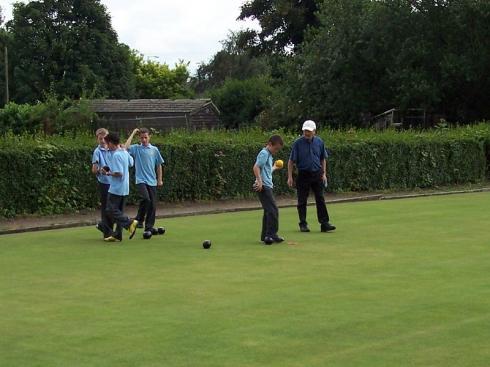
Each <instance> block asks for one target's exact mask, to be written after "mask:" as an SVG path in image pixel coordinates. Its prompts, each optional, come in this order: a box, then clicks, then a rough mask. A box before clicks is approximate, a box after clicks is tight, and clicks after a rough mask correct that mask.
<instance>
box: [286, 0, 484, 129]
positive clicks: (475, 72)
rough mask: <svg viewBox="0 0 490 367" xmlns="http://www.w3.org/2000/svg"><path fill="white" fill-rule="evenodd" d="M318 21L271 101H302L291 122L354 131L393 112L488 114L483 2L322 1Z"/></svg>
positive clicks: (457, 116) (453, 116)
mask: <svg viewBox="0 0 490 367" xmlns="http://www.w3.org/2000/svg"><path fill="white" fill-rule="evenodd" d="M317 17H318V20H319V26H318V27H315V28H314V29H311V31H309V32H307V37H306V39H305V41H304V42H303V43H302V45H301V48H300V52H298V53H297V54H296V55H295V56H294V57H293V58H292V61H291V63H290V64H289V65H288V67H289V72H288V73H286V74H285V75H286V78H285V79H284V80H283V86H282V89H281V90H283V91H284V97H283V98H284V99H283V100H282V101H281V100H278V101H277V103H278V104H281V103H282V105H283V107H282V109H283V110H284V109H286V107H287V106H289V105H298V104H301V107H300V108H298V109H297V110H292V111H290V117H292V118H293V119H297V118H299V117H304V115H308V117H309V118H313V119H316V120H322V121H329V123H330V124H331V125H332V126H340V125H341V124H342V123H348V124H351V125H356V126H360V125H361V124H362V122H363V120H364V119H366V120H368V119H369V116H372V115H376V114H378V113H381V112H384V111H386V110H388V109H390V108H393V107H395V108H400V109H402V110H405V109H407V108H424V109H426V111H428V112H429V113H431V112H436V113H437V114H442V115H444V116H446V118H447V119H448V120H450V121H464V122H473V121H475V120H477V119H484V118H488V117H489V116H490V107H489V106H490V104H489V103H488V95H489V93H490V83H489V80H490V67H489V65H490V52H489V47H488V39H489V37H490V28H489V27H488V24H489V22H490V2H489V1H486V0H447V1H436V0H423V1H422V0H421V1H409V0H396V1H395V0H380V1H371V0H350V1H343V0H326V1H324V2H323V4H322V6H321V10H320V12H319V13H318V14H317ZM286 97H288V98H286ZM300 101H301V102H300ZM277 109H278V110H281V109H280V108H277Z"/></svg>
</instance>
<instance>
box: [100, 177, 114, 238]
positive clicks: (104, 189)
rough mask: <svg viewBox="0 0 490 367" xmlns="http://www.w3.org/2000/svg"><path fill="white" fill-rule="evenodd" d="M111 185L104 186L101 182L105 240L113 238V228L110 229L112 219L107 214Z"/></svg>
mask: <svg viewBox="0 0 490 367" xmlns="http://www.w3.org/2000/svg"><path fill="white" fill-rule="evenodd" d="M110 187H111V185H109V184H103V183H100V182H99V194H100V223H101V226H102V229H103V230H104V238H106V237H109V236H112V228H109V222H110V218H109V215H108V214H107V210H106V208H107V195H108V194H109V188H110Z"/></svg>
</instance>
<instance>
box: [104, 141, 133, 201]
mask: <svg viewBox="0 0 490 367" xmlns="http://www.w3.org/2000/svg"><path fill="white" fill-rule="evenodd" d="M107 158H108V159H107V161H108V162H107V163H108V166H109V168H110V169H111V172H113V173H116V172H117V173H121V174H122V176H109V178H110V184H111V187H110V188H109V193H111V194H113V195H119V196H127V195H129V167H133V163H134V160H133V158H132V157H131V156H130V155H129V153H128V152H127V151H125V150H123V149H118V150H115V151H112V152H110V153H109V155H108V156H107Z"/></svg>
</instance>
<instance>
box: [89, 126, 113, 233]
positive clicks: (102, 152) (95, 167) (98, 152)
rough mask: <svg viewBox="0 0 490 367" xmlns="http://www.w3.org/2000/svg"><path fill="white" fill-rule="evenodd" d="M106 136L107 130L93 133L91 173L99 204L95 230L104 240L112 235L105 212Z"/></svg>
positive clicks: (107, 179)
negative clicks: (94, 145) (98, 219)
mask: <svg viewBox="0 0 490 367" xmlns="http://www.w3.org/2000/svg"><path fill="white" fill-rule="evenodd" d="M107 134H109V131H107V129H98V130H97V131H96V132H95V136H96V137H97V143H98V145H97V148H95V150H94V153H93V154H92V173H93V174H94V175H95V176H96V177H97V182H98V186H99V194H100V204H101V206H100V222H99V223H98V224H97V229H98V230H99V231H101V232H102V233H103V235H104V238H107V237H109V236H110V235H111V234H112V229H110V230H109V217H108V215H107V212H106V206H107V194H108V193H109V187H110V184H109V176H106V175H104V167H107V154H108V153H109V150H108V149H107V146H106V144H105V141H104V138H105V137H106V135H107Z"/></svg>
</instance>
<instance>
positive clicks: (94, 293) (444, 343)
mask: <svg viewBox="0 0 490 367" xmlns="http://www.w3.org/2000/svg"><path fill="white" fill-rule="evenodd" d="M330 212H331V216H332V218H333V219H332V222H333V223H334V224H336V225H337V226H338V230H337V232H336V233H330V234H322V233H320V232H319V231H318V230H319V228H318V226H317V225H316V224H315V225H314V220H313V218H314V217H313V215H314V208H311V209H310V212H309V214H310V219H311V220H310V226H311V228H312V229H313V230H314V231H313V232H312V233H309V234H302V233H299V232H298V231H297V223H296V222H297V217H296V212H295V210H294V209H287V210H281V234H282V235H283V236H285V237H286V238H287V240H288V241H290V242H294V243H295V244H281V245H274V246H271V247H265V246H262V245H260V243H259V242H258V235H259V227H258V226H259V223H260V220H261V212H258V211H255V212H244V213H234V214H223V215H211V216H200V217H188V218H177V219H171V220H166V221H165V222H164V223H159V224H160V225H161V224H163V225H165V226H166V227H167V230H168V233H167V234H166V235H165V236H163V237H154V238H153V239H151V240H150V241H145V240H143V239H142V238H141V233H140V234H139V235H137V237H136V238H135V239H133V240H132V241H128V240H125V241H124V242H123V243H122V244H121V245H106V244H104V243H103V242H102V241H101V239H100V238H99V234H98V232H96V230H95V229H94V228H79V229H70V230H60V231H49V232H42V233H30V234H22V235H11V236H3V237H0V365H1V366H2V367H7V366H15V367H20V366H43V367H45V366H60V367H61V366H63V367H66V366H69V367H72V366H97V367H103V366H118V367H120V366H209V367H217V366H233V367H240V366H280V367H284V366H298V367H300V366H301V367H303V366H322V367H323V366H343V367H344V366H355V367H359V366H376V367H379V366H397V367H399V366H445V367H446V366H472V367H473V366H482V367H483V366H485V367H487V366H489V365H490V194H489V193H481V194H468V195H460V196H447V197H435V198H421V199H411V200H401V201H383V202H367V203H353V204H342V205H335V206H331V207H330ZM205 239H211V240H212V241H213V246H212V249H211V250H209V251H206V250H203V249H202V248H201V242H202V241H203V240H205Z"/></svg>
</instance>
